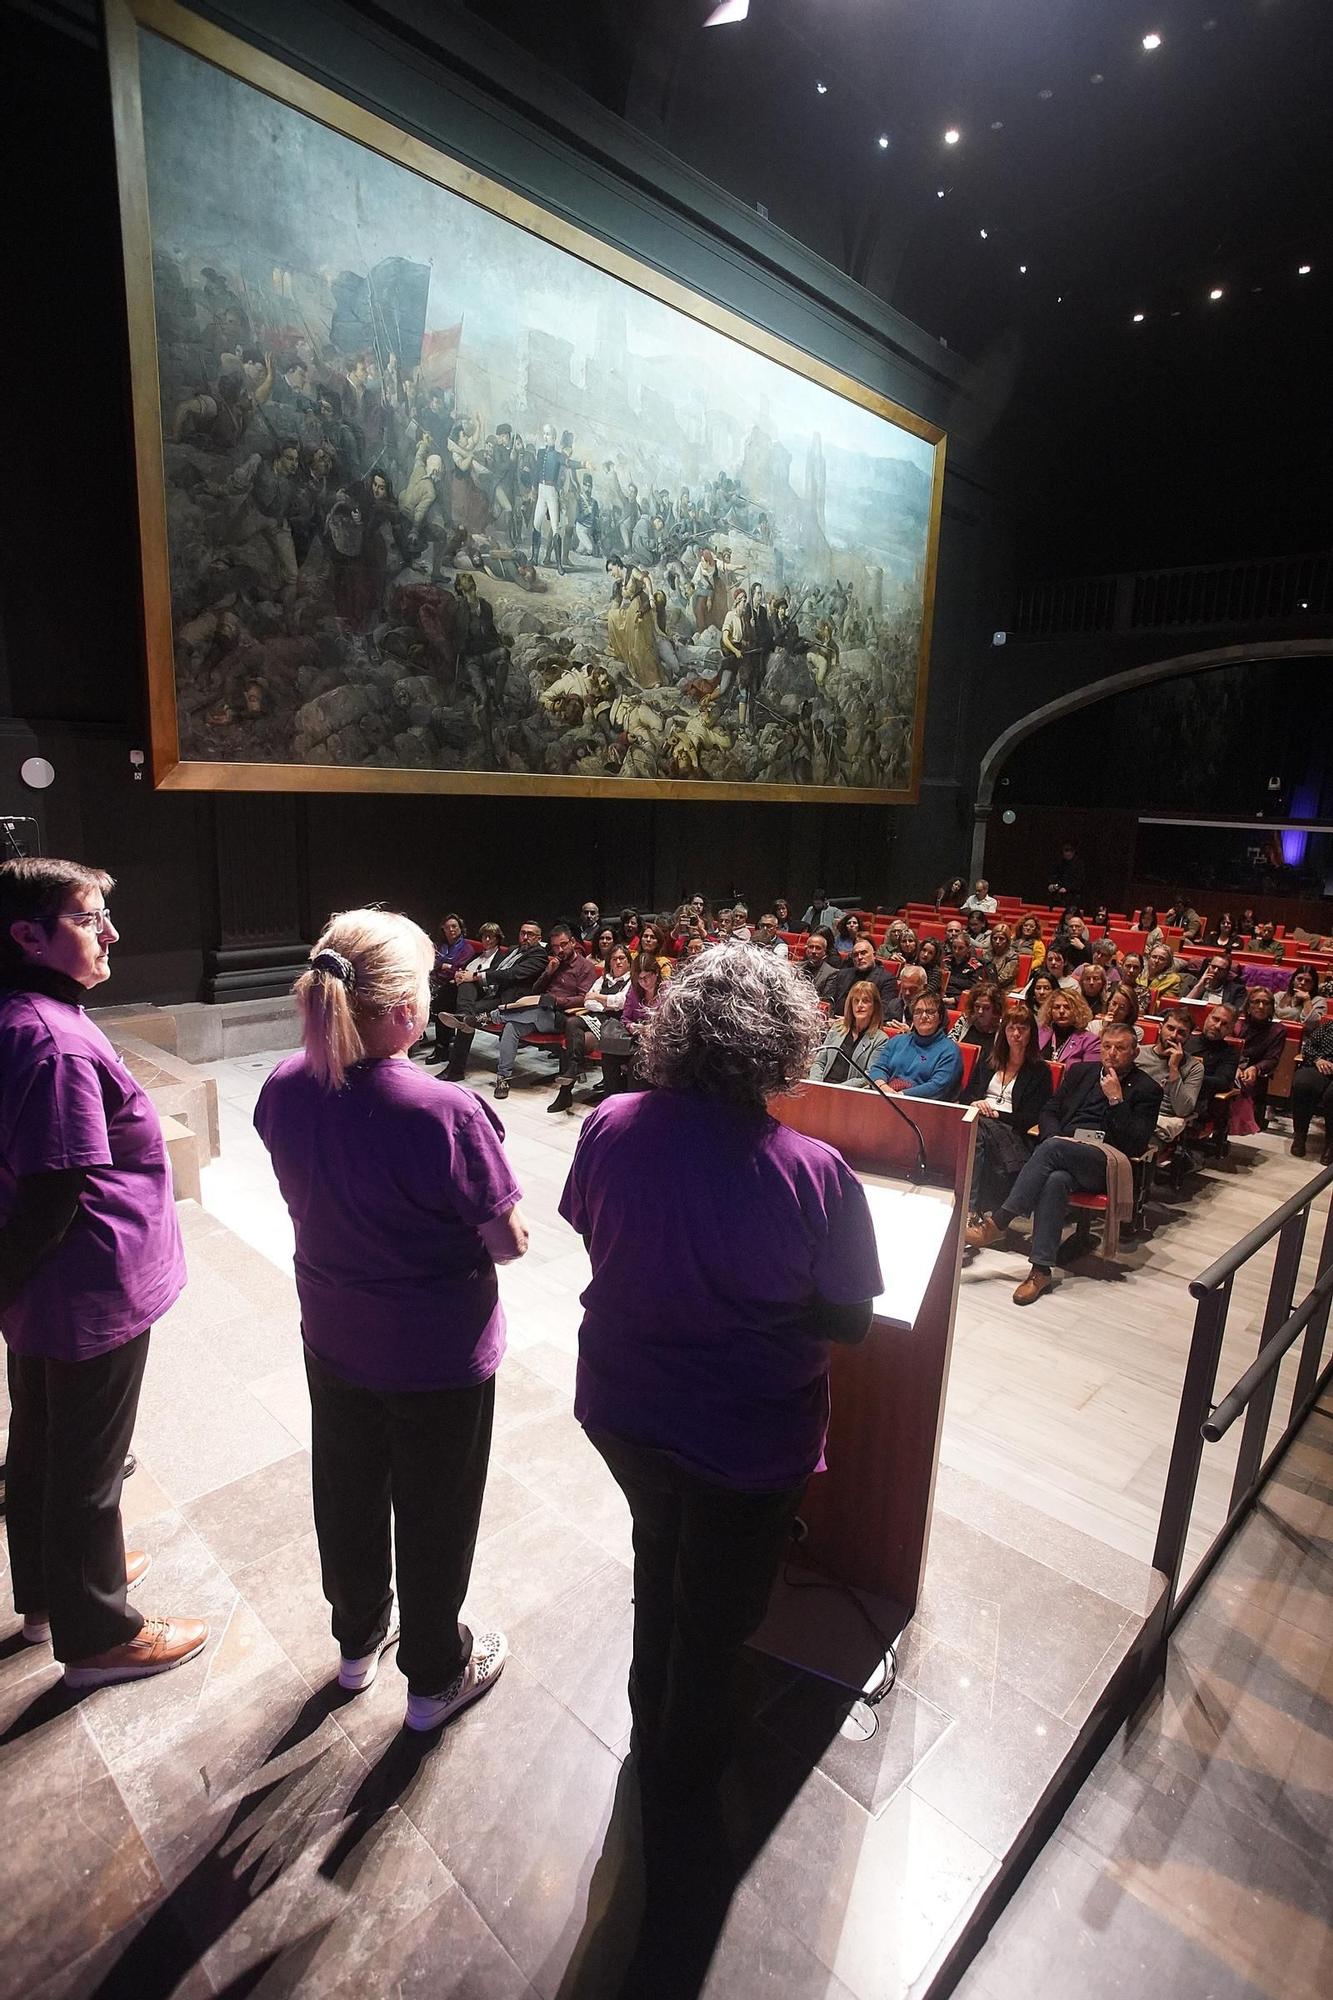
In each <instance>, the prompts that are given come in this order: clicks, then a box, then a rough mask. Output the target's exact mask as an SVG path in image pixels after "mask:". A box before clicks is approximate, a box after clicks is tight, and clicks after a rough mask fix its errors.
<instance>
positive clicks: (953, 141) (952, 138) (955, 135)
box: [944, 125, 963, 146]
mask: <svg viewBox="0 0 1333 2000" xmlns="http://www.w3.org/2000/svg"><path fill="white" fill-rule="evenodd" d="M962 136H963V135H962V133H961V132H960V131H959V130H958V127H957V126H956V125H951V126H950V127H949V129H948V131H947V132H946V133H945V135H944V143H945V145H946V146H956V145H957V144H958V141H959V140H960V139H961V138H962Z"/></svg>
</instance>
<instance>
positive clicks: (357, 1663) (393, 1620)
mask: <svg viewBox="0 0 1333 2000" xmlns="http://www.w3.org/2000/svg"><path fill="white" fill-rule="evenodd" d="M397 1644H398V1600H397V1599H396V1598H395V1599H394V1602H393V1607H392V1609H391V1610H390V1612H389V1629H388V1631H387V1632H386V1633H385V1634H384V1637H383V1638H382V1639H381V1640H380V1642H379V1645H378V1646H376V1648H375V1650H374V1652H373V1653H363V1654H362V1656H361V1658H360V1659H359V1660H349V1659H348V1657H347V1655H346V1653H340V1654H339V1656H338V1685H339V1687H340V1688H346V1689H347V1690H348V1692H349V1694H360V1692H361V1690H362V1688H368V1687H369V1686H370V1683H371V1682H372V1681H373V1680H374V1678H375V1676H376V1674H377V1673H378V1672H379V1670H380V1655H381V1654H382V1653H385V1652H387V1651H388V1649H389V1647H390V1646H396V1645H397Z"/></svg>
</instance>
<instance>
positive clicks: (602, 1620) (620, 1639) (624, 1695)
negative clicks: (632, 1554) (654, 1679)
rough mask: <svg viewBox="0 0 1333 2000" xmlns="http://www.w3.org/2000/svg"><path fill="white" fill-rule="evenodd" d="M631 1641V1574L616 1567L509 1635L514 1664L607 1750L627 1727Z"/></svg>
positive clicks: (608, 1564) (609, 1564) (531, 1616)
mask: <svg viewBox="0 0 1333 2000" xmlns="http://www.w3.org/2000/svg"><path fill="white" fill-rule="evenodd" d="M633 1639H634V1605H633V1600H632V1596H631V1585H630V1576H629V1572H628V1570H626V1569H624V1568H622V1567H621V1565H620V1564H619V1563H617V1562H606V1563H604V1564H603V1565H602V1567H601V1568H600V1569H598V1570H594V1572H593V1574H592V1575H591V1576H590V1577H589V1578H588V1579H587V1580H586V1582H584V1583H580V1584H576V1585H575V1586H574V1588H573V1590H571V1591H569V1592H568V1593H567V1594H566V1595H565V1596H564V1597H561V1598H558V1599H557V1600H556V1602H555V1603H554V1604H549V1605H545V1606H543V1607H542V1608H541V1609H540V1610H537V1611H533V1612H530V1613H529V1615H528V1616H527V1617H526V1618H523V1619H520V1620H519V1622H518V1623H517V1624H516V1625H514V1626H512V1627H511V1628H510V1630H509V1643H510V1647H511V1650H512V1652H513V1655H514V1657H515V1659H518V1660H521V1661H522V1662H523V1665H524V1666H525V1667H526V1668H527V1670H528V1672H529V1673H530V1674H532V1675H533V1676H534V1678H535V1679H537V1680H539V1681H540V1682H541V1684H542V1686H543V1687H545V1688H548V1689H549V1690H550V1692H551V1693H552V1694H553V1695H554V1696H555V1697H556V1699H557V1700H558V1701H561V1702H563V1703H564V1705H565V1707H566V1708H567V1709H568V1710H569V1711H570V1713H571V1714H572V1715H576V1716H577V1717H578V1719H579V1721H580V1722H582V1723H583V1724H585V1726H586V1727H587V1728H589V1729H590V1730H591V1731H592V1733H593V1735H594V1736H596V1737H599V1738H600V1740H601V1741H602V1742H603V1743H605V1744H606V1746H607V1748H608V1749H611V1750H614V1749H615V1747H616V1745H617V1744H618V1743H619V1742H621V1741H622V1740H623V1738H624V1736H625V1735H626V1732H627V1731H628V1729H629V1726H630V1712H629V1694H628V1692H627V1686H626V1683H627V1678H628V1675H629V1663H630V1654H631V1652H632V1650H633Z"/></svg>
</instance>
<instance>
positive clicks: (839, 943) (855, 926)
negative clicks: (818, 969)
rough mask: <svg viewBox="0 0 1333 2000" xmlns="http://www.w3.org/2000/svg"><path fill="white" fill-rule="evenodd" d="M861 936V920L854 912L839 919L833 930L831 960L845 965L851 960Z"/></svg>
mask: <svg viewBox="0 0 1333 2000" xmlns="http://www.w3.org/2000/svg"><path fill="white" fill-rule="evenodd" d="M860 935H861V919H860V918H859V917H858V916H857V915H855V913H854V912H852V911H848V913H847V915H846V916H845V917H839V919H838V921H837V924H836V925H835V926H834V930H833V949H832V951H831V952H830V953H829V956H830V958H832V959H834V960H836V962H837V963H838V964H839V965H845V964H846V963H847V962H848V960H849V959H850V958H851V955H852V946H853V945H854V944H855V943H856V940H857V939H858V938H859V937H860Z"/></svg>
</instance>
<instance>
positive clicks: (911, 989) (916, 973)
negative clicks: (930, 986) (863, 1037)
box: [884, 965, 926, 1035]
mask: <svg viewBox="0 0 1333 2000" xmlns="http://www.w3.org/2000/svg"><path fill="white" fill-rule="evenodd" d="M925 991H926V975H925V973H924V972H923V971H922V969H921V967H920V966H919V965H905V966H904V967H903V968H902V970H901V972H900V973H899V974H898V997H897V999H896V1000H888V1001H886V1002H885V1003H884V1027H885V1032H886V1033H888V1034H890V1035H897V1034H906V1032H907V1030H908V1029H909V1028H910V1027H911V1025H912V1003H913V1002H914V1001H915V1000H916V999H917V998H918V996H919V995H920V994H922V993H924V992H925Z"/></svg>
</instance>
